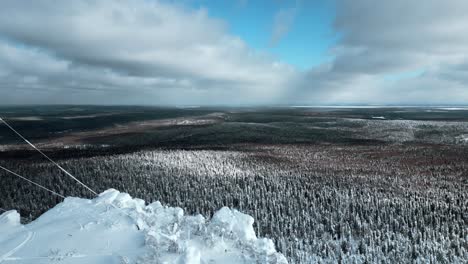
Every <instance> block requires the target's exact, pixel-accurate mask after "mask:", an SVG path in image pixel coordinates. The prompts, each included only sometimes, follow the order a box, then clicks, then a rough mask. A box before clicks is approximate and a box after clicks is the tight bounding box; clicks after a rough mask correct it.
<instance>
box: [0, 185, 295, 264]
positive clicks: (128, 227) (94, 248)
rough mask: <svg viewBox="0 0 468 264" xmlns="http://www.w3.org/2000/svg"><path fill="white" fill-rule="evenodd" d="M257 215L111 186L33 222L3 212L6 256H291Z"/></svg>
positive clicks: (32, 259) (15, 259) (182, 259)
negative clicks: (148, 197)
mask: <svg viewBox="0 0 468 264" xmlns="http://www.w3.org/2000/svg"><path fill="white" fill-rule="evenodd" d="M253 222H254V220H253V218H252V217H251V216H249V215H246V214H242V213H240V212H238V211H236V210H231V209H229V208H227V207H224V208H222V209H221V210H219V211H218V212H216V213H215V214H214V216H213V218H212V219H211V220H209V221H208V220H206V219H205V218H204V217H203V216H201V215H196V216H189V215H184V212H183V210H182V209H181V208H177V207H165V206H162V205H161V203H159V202H154V203H152V204H149V205H146V204H145V202H144V201H143V200H141V199H134V198H132V197H130V195H128V194H126V193H120V192H118V191H116V190H113V189H110V190H107V191H105V192H103V193H102V194H100V195H99V197H97V198H95V199H93V200H88V199H81V198H72V197H70V198H66V199H65V200H64V201H63V202H62V203H60V204H58V205H57V206H55V207H54V208H53V209H51V210H49V211H48V212H46V213H45V214H43V215H42V216H41V217H39V218H38V219H36V220H35V221H33V222H32V223H30V224H27V225H21V223H20V215H19V214H18V213H17V212H16V211H8V212H5V213H3V214H2V215H0V263H24V264H32V263H34V264H39V263H51V262H52V263H54V262H56V263H103V264H104V263H106V264H107V263H118V264H125V263H141V264H143V263H187V264H188V263H190V264H191V263H227V264H228V263H278V264H282V263H287V261H286V259H285V257H284V256H283V255H282V254H280V253H277V252H276V250H275V248H274V244H273V242H272V241H271V240H269V239H266V238H257V237H256V235H255V232H254V229H253V226H252V225H253Z"/></svg>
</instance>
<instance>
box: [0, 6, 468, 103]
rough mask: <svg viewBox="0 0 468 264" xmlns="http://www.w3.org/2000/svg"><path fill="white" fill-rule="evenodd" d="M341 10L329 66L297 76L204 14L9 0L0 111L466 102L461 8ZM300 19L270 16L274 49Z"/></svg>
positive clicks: (3, 24)
mask: <svg viewBox="0 0 468 264" xmlns="http://www.w3.org/2000/svg"><path fill="white" fill-rule="evenodd" d="M336 7H337V13H336V18H335V22H334V26H333V27H334V30H335V32H336V33H337V34H338V35H339V40H338V42H337V43H336V45H334V46H333V47H330V50H329V55H330V60H328V61H327V62H325V63H323V64H322V65H319V66H317V67H313V68H311V69H309V70H307V71H300V70H298V69H296V68H295V67H293V66H291V65H288V64H285V63H282V62H279V61H276V60H275V59H274V58H272V57H269V56H268V55H265V54H263V53H261V52H258V51H255V50H253V49H251V48H249V46H248V45H247V44H246V43H245V42H244V41H243V40H242V39H241V38H239V37H237V36H234V35H232V34H230V33H228V31H227V29H226V28H227V26H226V25H225V23H224V22H223V21H222V20H219V19H214V18H211V17H210V16H209V15H208V13H207V11H206V10H205V9H203V8H202V9H190V8H188V7H186V6H183V5H181V4H179V5H178V4H174V3H173V2H167V1H157V0H154V1H146V0H136V1H122V0H103V1H88V0H76V1H71V2H70V1H52V0H37V1H26V0H15V1H14V0H6V1H3V2H2V8H1V9H0V103H2V104H4V103H62V104H64V103H93V104H102V103H108V104H267V103H268V104H269V103H304V104H336V103H383V104H385V103H392V104H395V103H401V104H409V103H466V102H468V89H467V88H466V87H467V84H468V66H467V65H468V34H466V31H467V30H466V29H467V28H468V17H467V16H466V14H467V13H468V2H466V1H463V0H453V1H450V2H447V1H445V2H444V1H436V0H414V1H404V0H394V1H385V2H378V3H377V2H375V1H372V0H338V1H337V3H336ZM296 12H297V7H296V8H291V9H283V10H281V11H280V12H279V13H278V14H277V15H276V18H275V25H274V27H273V28H274V30H273V34H272V43H277V42H278V41H280V40H281V38H283V37H284V36H285V34H287V32H288V30H289V29H290V27H291V26H292V24H293V23H294V17H295V14H296ZM306 33H307V32H304V34H306ZM419 72H420V73H421V74H415V73H419ZM392 76H393V77H392ZM402 76H403V77H404V78H401V77H402Z"/></svg>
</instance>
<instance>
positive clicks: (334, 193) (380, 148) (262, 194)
mask: <svg viewBox="0 0 468 264" xmlns="http://www.w3.org/2000/svg"><path fill="white" fill-rule="evenodd" d="M60 163H61V164H62V165H63V166H64V167H66V168H67V169H70V171H71V172H72V173H73V174H74V175H77V176H78V177H79V178H80V179H82V180H83V181H84V182H86V183H87V184H88V185H90V186H91V187H92V188H93V189H96V190H99V191H103V190H105V189H107V188H110V187H112V188H116V189H119V190H122V191H125V192H128V193H130V194H131V195H132V196H135V197H140V198H142V199H144V200H146V201H148V202H151V201H157V200H159V201H162V202H163V203H165V204H167V205H171V206H179V207H181V208H183V209H185V210H186V211H187V212H188V213H191V214H192V213H201V214H202V215H205V216H208V217H209V216H211V215H213V213H214V212H215V211H216V210H218V209H220V208H221V207H223V206H229V207H232V208H235V209H238V210H240V211H241V212H244V213H247V214H250V215H252V216H253V217H254V219H255V225H254V228H255V231H256V233H257V235H258V236H262V237H269V238H271V239H272V240H273V241H274V243H275V245H276V248H277V249H278V251H280V252H282V253H284V254H285V255H286V256H287V258H288V260H289V261H290V262H291V263H311V262H313V263H315V262H317V263H336V262H343V263H376V262H385V263H411V262H415V263H428V262H429V263H464V262H466V260H467V259H468V229H467V227H468V215H467V211H468V196H467V192H466V190H467V185H468V178H467V177H468V176H467V175H468V150H467V149H466V148H463V147H461V146H442V145H439V146H435V145H434V146H431V148H428V147H427V146H425V145H418V144H413V145H372V144H370V145H345V144H343V145H339V144H336V145H333V146H331V145H327V144H317V145H287V146H286V145H285V146H274V145H250V144H247V145H238V146H236V147H231V148H230V149H224V150H197V149H192V150H169V149H168V150H155V151H138V152H134V153H130V154H118V155H117V154H116V155H105V156H99V155H98V156H95V157H90V158H89V157H76V158H70V159H64V160H61V161H60ZM2 164H3V165H4V166H7V167H10V168H15V169H16V171H17V172H18V173H20V174H24V175H30V176H31V179H33V180H35V181H37V182H40V183H41V184H44V185H45V186H47V187H49V188H51V189H53V190H55V191H57V192H59V193H61V194H63V195H67V196H68V195H73V196H81V197H90V196H89V195H90V194H89V193H88V192H87V190H86V189H84V188H81V187H78V186H77V185H76V184H74V183H73V182H71V180H70V179H69V178H66V177H62V176H61V175H60V173H59V172H58V171H57V168H55V167H53V166H52V165H50V164H49V163H46V162H44V161H43V160H37V159H33V158H31V159H30V162H24V161H23V160H17V159H15V158H14V157H11V158H9V159H6V160H4V161H2ZM0 175H1V177H2V178H7V177H10V178H9V179H8V181H3V182H4V183H7V184H3V185H2V186H1V188H2V190H1V192H2V199H1V201H0V206H1V207H2V208H8V209H10V208H16V209H19V211H20V212H21V215H22V216H24V217H26V218H27V219H24V221H28V220H32V219H33V218H34V217H36V216H38V215H39V214H40V213H42V212H44V211H46V210H47V209H48V208H50V207H51V206H52V205H54V204H56V203H58V202H59V201H60V198H57V197H55V196H51V195H50V194H48V193H46V192H43V191H42V190H40V189H35V188H32V187H31V186H29V185H27V184H25V183H24V182H22V181H20V180H18V179H15V178H11V176H10V175H7V174H4V173H3V172H1V173H0Z"/></svg>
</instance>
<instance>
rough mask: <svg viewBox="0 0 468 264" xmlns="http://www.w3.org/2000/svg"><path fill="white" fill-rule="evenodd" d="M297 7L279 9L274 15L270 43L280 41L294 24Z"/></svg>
mask: <svg viewBox="0 0 468 264" xmlns="http://www.w3.org/2000/svg"><path fill="white" fill-rule="evenodd" d="M296 13H297V7H290V8H283V9H280V10H279V11H278V12H277V13H276V14H275V17H274V22H273V31H272V34H271V40H270V44H271V45H276V44H278V42H280V41H281V39H282V38H284V36H286V34H288V32H289V30H290V29H291V27H292V26H293V24H294V19H295V17H296Z"/></svg>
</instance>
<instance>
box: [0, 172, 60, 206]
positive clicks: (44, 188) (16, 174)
mask: <svg viewBox="0 0 468 264" xmlns="http://www.w3.org/2000/svg"><path fill="white" fill-rule="evenodd" d="M0 169H2V170H4V171H6V172H8V173H10V174H13V175H15V176H16V177H19V178H21V179H23V180H25V181H27V182H29V183H31V184H34V185H36V186H37V187H39V188H41V189H43V190H46V191H48V192H50V193H52V194H55V195H57V196H58V197H60V198H63V199H65V196H63V195H61V194H59V193H56V192H54V191H52V190H51V189H48V188H47V187H44V186H42V185H40V184H39V183H36V182H34V181H31V180H30V179H27V178H25V177H23V176H21V175H19V174H18V173H16V172H13V171H11V170H9V169H7V168H5V167H3V166H0Z"/></svg>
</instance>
